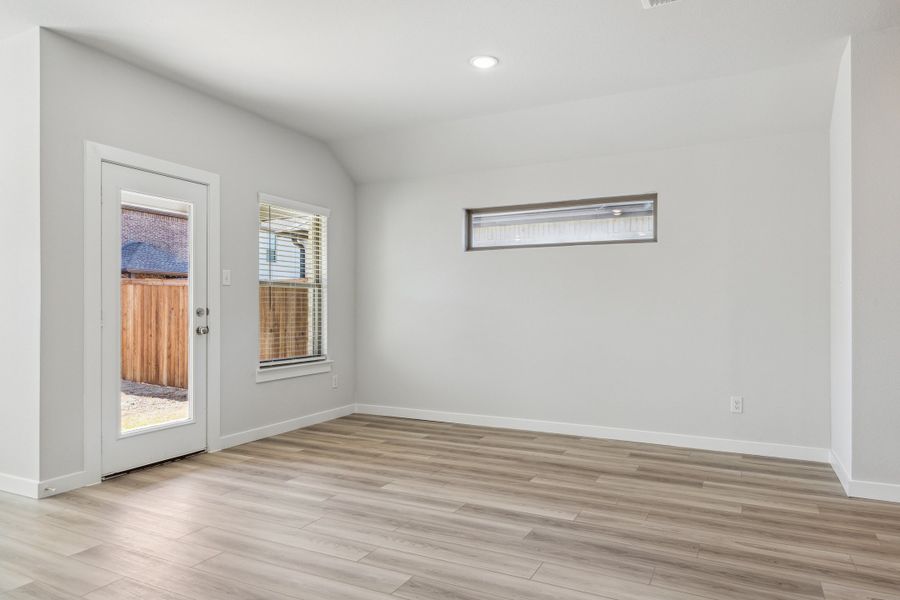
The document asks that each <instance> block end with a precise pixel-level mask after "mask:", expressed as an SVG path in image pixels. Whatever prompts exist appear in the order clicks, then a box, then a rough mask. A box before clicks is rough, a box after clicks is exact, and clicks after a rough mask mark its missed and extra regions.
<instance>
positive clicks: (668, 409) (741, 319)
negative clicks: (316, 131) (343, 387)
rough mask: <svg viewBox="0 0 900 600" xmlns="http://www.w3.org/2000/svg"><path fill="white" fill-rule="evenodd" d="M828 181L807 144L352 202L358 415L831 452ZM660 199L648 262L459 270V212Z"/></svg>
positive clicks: (622, 254) (401, 186)
mask: <svg viewBox="0 0 900 600" xmlns="http://www.w3.org/2000/svg"><path fill="white" fill-rule="evenodd" d="M828 162H829V156H828V137H827V135H825V134H824V133H808V134H795V135H790V136H784V137H766V138H760V139H753V140H749V141H736V142H730V143H723V144H716V145H706V146H694V147H687V148H679V149H673V150H666V151H659V152H651V153H642V154H634V155H627V156H618V157H599V158H592V159H584V160H573V161H568V162H560V163H552V164H540V165H534V166H528V167H516V168H509V169H501V170H491V171H478V172H470V173H466V174H463V175H457V176H446V177H435V178H427V179H419V180H407V181H399V182H394V183H382V184H370V185H364V186H361V187H360V188H359V191H358V224H357V231H358V234H359V237H358V242H357V243H358V249H359V252H358V265H357V266H358V280H357V287H358V294H357V298H358V300H357V323H358V336H357V348H358V351H357V357H358V386H357V387H358V393H357V401H358V402H361V403H367V404H379V405H389V406H400V407H411V408H419V409H433V410H440V411H452V412H463V413H474V414H482V415H495V416H505V417H520V418H531V419H540V420H549V421H562V422H570V423H580V424H593V425H602V426H609V427H621V428H629V429H638V430H649V431H656V432H669V433H683V434H692V435H703V436H712V437H721V438H729V439H736V440H748V441H762V442H777V443H785V444H794V445H801V446H812V447H818V448H824V447H827V446H828V442H829V431H828V428H829V424H828V417H829V415H828V402H827V398H828V393H829V334H828V331H829V310H828V296H829V217H828V194H829V190H828ZM651 191H655V192H658V193H659V239H660V241H659V243H657V244H637V245H634V244H632V245H628V244H624V245H606V246H576V247H561V248H539V249H516V250H495V251H486V252H476V253H465V252H463V251H462V233H463V229H462V228H463V209H464V208H466V207H479V206H491V205H504V204H518V203H527V202H540V201H548V200H565V199H573V198H586V197H597V196H612V195H622V194H634V193H643V192H651ZM732 394H742V395H744V397H745V407H744V410H745V413H744V414H743V415H732V414H730V412H729V396H730V395H732Z"/></svg>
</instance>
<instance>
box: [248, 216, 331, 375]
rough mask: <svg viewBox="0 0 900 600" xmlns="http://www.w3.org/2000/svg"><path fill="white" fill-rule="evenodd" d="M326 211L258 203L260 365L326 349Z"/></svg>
mask: <svg viewBox="0 0 900 600" xmlns="http://www.w3.org/2000/svg"><path fill="white" fill-rule="evenodd" d="M327 219H328V217H327V215H326V214H325V211H323V212H322V213H318V212H315V211H313V210H311V209H310V210H299V209H297V208H288V207H287V206H280V205H277V204H272V203H269V202H266V201H261V202H260V205H259V364H260V367H261V368H265V367H273V366H279V365H286V364H292V363H299V362H308V361H314V360H322V359H324V358H325V353H326V340H325V337H326V331H325V318H326V315H325V297H326V283H327V278H326V273H327V269H326V265H327V260H326V258H327V257H326V251H327V247H328V244H327V240H326V235H327Z"/></svg>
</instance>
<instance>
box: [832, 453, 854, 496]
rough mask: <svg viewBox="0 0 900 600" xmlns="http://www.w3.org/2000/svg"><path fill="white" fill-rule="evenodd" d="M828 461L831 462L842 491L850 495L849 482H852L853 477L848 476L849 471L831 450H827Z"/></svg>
mask: <svg viewBox="0 0 900 600" xmlns="http://www.w3.org/2000/svg"><path fill="white" fill-rule="evenodd" d="M828 462H829V463H831V468H832V469H833V470H834V474H835V475H837V478H838V479H839V480H840V482H841V485H842V486H843V487H844V493H845V494H847V495H848V496H851V495H852V494H851V493H850V488H851V487H852V485H851V484H852V483H853V479H852V477H851V476H850V471H849V470H848V469H847V467H845V466H844V463H842V462H841V459H840V458H838V456H837V454H835V453H834V452H833V451H829V452H828Z"/></svg>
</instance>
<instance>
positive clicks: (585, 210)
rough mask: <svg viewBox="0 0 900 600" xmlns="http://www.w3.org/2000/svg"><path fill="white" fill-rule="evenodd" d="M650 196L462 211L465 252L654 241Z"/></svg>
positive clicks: (653, 200)
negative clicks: (463, 213)
mask: <svg viewBox="0 0 900 600" xmlns="http://www.w3.org/2000/svg"><path fill="white" fill-rule="evenodd" d="M656 202H657V198H656V194H645V195H641V196H623V197H617V198H597V199H591V200H568V201H563V202H547V203H543V204H530V205H520V206H506V207H496V208H474V209H469V210H468V211H466V216H467V240H466V249H467V250H488V249H492V248H516V247H533V246H559V245H573V244H609V243H616V242H654V241H656Z"/></svg>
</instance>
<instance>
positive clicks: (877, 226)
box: [852, 29, 900, 484]
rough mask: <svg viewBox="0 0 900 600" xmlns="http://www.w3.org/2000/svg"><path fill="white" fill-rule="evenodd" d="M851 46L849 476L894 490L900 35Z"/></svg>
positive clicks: (899, 400) (897, 462) (899, 396)
mask: <svg viewBox="0 0 900 600" xmlns="http://www.w3.org/2000/svg"><path fill="white" fill-rule="evenodd" d="M852 45H853V47H852V50H853V53H852V56H853V58H852V80H853V217H852V220H853V478H854V479H855V480H860V481H875V482H882V483H894V484H900V236H898V226H900V29H888V30H885V31H878V32H873V33H867V34H864V35H861V36H857V37H854V38H853V42H852Z"/></svg>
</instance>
